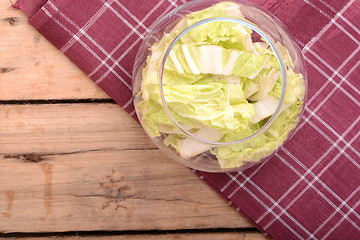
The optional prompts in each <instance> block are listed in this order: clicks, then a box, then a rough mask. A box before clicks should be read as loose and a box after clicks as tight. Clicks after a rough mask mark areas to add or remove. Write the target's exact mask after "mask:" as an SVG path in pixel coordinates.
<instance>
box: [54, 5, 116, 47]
mask: <svg viewBox="0 0 360 240" xmlns="http://www.w3.org/2000/svg"><path fill="white" fill-rule="evenodd" d="M49 2H50V1H49ZM113 2H114V0H109V1H107V2H106V3H104V5H103V6H102V7H101V8H100V9H99V10H98V11H97V12H96V13H95V14H94V15H93V16H92V17H91V18H90V19H89V21H87V23H86V24H85V25H84V26H83V27H82V28H81V30H79V31H78V32H77V33H76V34H73V37H72V38H71V39H70V40H69V41H68V42H67V43H66V44H65V45H64V46H63V47H62V48H60V51H62V52H63V53H65V52H66V51H67V50H68V49H69V48H70V47H71V46H72V45H74V43H75V42H76V41H77V40H78V39H79V38H80V37H81V36H82V35H83V34H84V32H86V31H87V30H88V29H89V28H90V27H91V26H92V25H93V24H94V23H95V22H96V20H98V19H99V18H100V17H101V16H102V15H103V14H104V13H105V12H106V10H107V8H108V7H109V6H110V4H112V3H113ZM50 3H51V4H52V5H54V4H53V3H52V2H50Z"/></svg>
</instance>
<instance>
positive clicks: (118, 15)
mask: <svg viewBox="0 0 360 240" xmlns="http://www.w3.org/2000/svg"><path fill="white" fill-rule="evenodd" d="M101 1H102V2H104V0H101ZM109 9H110V10H111V11H112V12H113V13H114V14H115V16H117V17H118V18H119V19H120V20H121V21H122V22H123V23H125V24H126V26H128V27H129V28H130V29H134V27H133V25H131V24H130V23H129V22H128V21H127V20H126V18H124V17H123V16H122V15H121V14H120V13H119V12H118V11H116V10H115V9H114V8H113V7H112V6H111V5H109ZM134 32H135V33H136V34H137V35H138V36H139V37H140V38H141V39H143V38H144V37H145V36H144V35H142V34H141V33H140V32H139V31H138V30H137V29H134Z"/></svg>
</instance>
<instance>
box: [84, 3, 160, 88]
mask: <svg viewBox="0 0 360 240" xmlns="http://www.w3.org/2000/svg"><path fill="white" fill-rule="evenodd" d="M164 1H165V0H161V1H160V2H159V3H158V4H157V5H156V6H155V7H154V8H153V9H151V10H150V11H149V12H148V13H147V14H146V16H145V17H144V18H143V19H142V20H141V21H140V22H141V23H144V22H145V21H146V20H147V19H148V18H149V17H150V16H151V14H153V13H154V12H155V10H156V9H157V8H158V7H159V6H160V5H161V4H163V2H164ZM139 27H140V25H139V24H138V25H136V26H135V27H134V28H133V29H131V31H130V32H129V33H128V34H127V35H126V36H125V37H124V38H123V39H122V40H121V41H120V43H119V44H118V45H117V46H116V47H115V48H114V49H113V50H112V51H111V52H110V54H109V56H108V57H107V58H105V59H104V61H105V62H106V61H107V60H108V59H109V57H111V56H112V55H113V54H114V53H115V52H116V51H117V50H118V49H119V48H120V47H121V46H122V45H123V44H124V43H125V42H126V41H127V40H128V39H129V38H130V37H131V36H132V35H133V34H134V31H135V29H138V28H139ZM140 40H141V39H140V38H138V39H137V40H136V41H135V42H136V43H133V44H132V45H131V46H130V47H129V48H128V49H132V48H133V47H134V46H135V45H136V44H137V43H138V42H139V41H140ZM124 56H126V55H124ZM121 59H122V58H121ZM121 59H120V58H119V59H117V62H120V60H121ZM102 66H104V64H102V63H100V64H99V65H98V66H97V67H96V68H95V69H94V70H93V71H92V72H91V73H90V74H89V77H91V76H92V75H94V74H95V73H96V72H97V71H99V69H100V68H101V67H102ZM105 77H106V76H105ZM105 77H104V78H105ZM100 82H101V81H100Z"/></svg>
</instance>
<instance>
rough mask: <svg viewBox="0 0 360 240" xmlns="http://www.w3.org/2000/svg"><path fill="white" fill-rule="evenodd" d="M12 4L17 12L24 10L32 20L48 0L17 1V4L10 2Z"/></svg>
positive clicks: (11, 0)
mask: <svg viewBox="0 0 360 240" xmlns="http://www.w3.org/2000/svg"><path fill="white" fill-rule="evenodd" d="M9 1H10V3H11V7H13V8H14V9H17V10H22V11H23V12H24V13H25V14H26V15H27V16H28V17H29V18H30V19H31V18H32V17H33V16H34V15H35V13H36V12H38V11H39V10H40V9H41V7H42V6H44V5H45V3H47V2H48V0H32V1H25V0H17V1H16V2H15V3H14V2H13V0H9Z"/></svg>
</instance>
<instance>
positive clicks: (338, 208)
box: [306, 186, 360, 240]
mask: <svg viewBox="0 0 360 240" xmlns="http://www.w3.org/2000/svg"><path fill="white" fill-rule="evenodd" d="M359 191H360V186H359V187H357V188H356V189H355V190H354V191H353V192H352V193H351V194H350V195H349V196H348V197H347V198H346V199H345V200H344V202H343V203H341V204H340V205H339V207H337V208H336V209H335V211H334V212H333V213H332V214H331V215H330V216H329V217H328V218H327V219H326V220H325V221H324V222H323V223H322V224H321V225H320V226H319V227H318V228H317V229H315V231H314V232H313V233H312V234H311V235H312V236H315V235H316V234H317V233H318V232H319V231H320V230H321V229H322V228H323V227H324V226H325V225H326V224H327V223H328V222H329V221H330V220H331V219H332V218H333V217H334V216H335V215H336V214H337V213H338V212H339V211H340V209H341V208H342V207H343V206H344V205H345V204H344V203H346V202H348V201H349V200H350V199H351V198H352V197H353V196H354V195H355V194H356V193H357V192H359ZM355 208H356V206H354V207H353V208H350V209H349V212H350V211H352V212H354V210H355ZM342 219H344V217H343V218H342ZM334 227H335V226H334ZM308 239H310V238H308ZM308 239H306V240H308Z"/></svg>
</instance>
